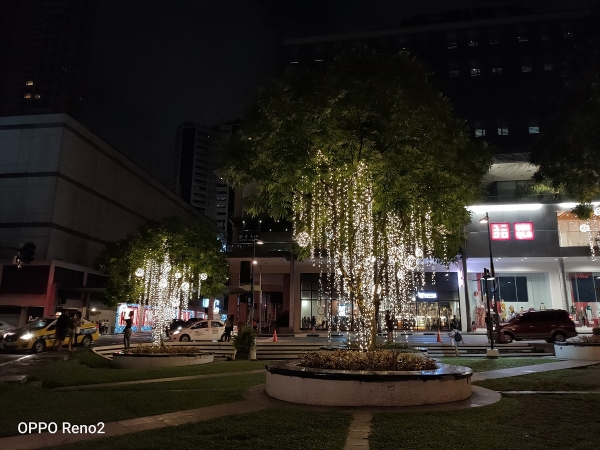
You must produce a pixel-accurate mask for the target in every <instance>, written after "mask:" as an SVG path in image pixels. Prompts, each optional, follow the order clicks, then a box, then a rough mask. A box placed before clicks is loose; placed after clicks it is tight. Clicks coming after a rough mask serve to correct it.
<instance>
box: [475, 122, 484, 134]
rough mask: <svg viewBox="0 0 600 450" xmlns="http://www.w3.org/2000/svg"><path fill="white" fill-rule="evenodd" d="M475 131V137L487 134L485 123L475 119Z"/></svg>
mask: <svg viewBox="0 0 600 450" xmlns="http://www.w3.org/2000/svg"><path fill="white" fill-rule="evenodd" d="M474 131H475V137H483V136H485V125H484V123H483V122H482V121H481V120H477V121H475V126H474Z"/></svg>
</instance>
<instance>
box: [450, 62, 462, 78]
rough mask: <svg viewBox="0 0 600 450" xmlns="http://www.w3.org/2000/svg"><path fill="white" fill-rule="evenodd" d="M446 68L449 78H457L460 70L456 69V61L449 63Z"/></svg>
mask: <svg viewBox="0 0 600 450" xmlns="http://www.w3.org/2000/svg"><path fill="white" fill-rule="evenodd" d="M448 69H449V70H448V74H449V75H450V78H458V76H459V75H460V72H459V71H458V63H455V62H452V63H450V64H449V66H448Z"/></svg>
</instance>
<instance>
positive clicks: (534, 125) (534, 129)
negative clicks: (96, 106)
mask: <svg viewBox="0 0 600 450" xmlns="http://www.w3.org/2000/svg"><path fill="white" fill-rule="evenodd" d="M529 134H540V124H539V122H538V119H537V118H535V117H532V118H530V119H529Z"/></svg>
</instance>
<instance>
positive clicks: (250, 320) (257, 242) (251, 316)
mask: <svg viewBox="0 0 600 450" xmlns="http://www.w3.org/2000/svg"><path fill="white" fill-rule="evenodd" d="M263 244H264V242H263V241H261V240H260V239H257V238H256V237H254V239H253V240H252V269H251V271H252V272H251V275H250V298H251V302H252V303H251V305H250V314H249V315H248V324H249V325H250V326H252V324H253V323H254V266H255V265H256V264H258V262H257V261H256V246H257V245H263Z"/></svg>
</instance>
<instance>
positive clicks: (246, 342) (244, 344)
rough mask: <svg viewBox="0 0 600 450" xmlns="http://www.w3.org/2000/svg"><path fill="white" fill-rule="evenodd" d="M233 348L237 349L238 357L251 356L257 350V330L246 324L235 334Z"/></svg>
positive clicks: (236, 355)
mask: <svg viewBox="0 0 600 450" xmlns="http://www.w3.org/2000/svg"><path fill="white" fill-rule="evenodd" d="M233 348H235V350H236V354H235V357H236V359H240V358H244V357H246V358H249V357H250V353H252V351H253V350H256V332H255V331H254V330H253V329H252V327H249V326H245V327H243V328H242V329H241V330H238V334H237V336H233Z"/></svg>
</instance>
